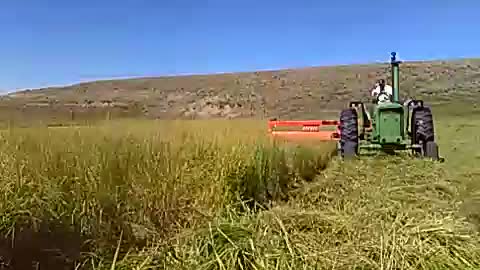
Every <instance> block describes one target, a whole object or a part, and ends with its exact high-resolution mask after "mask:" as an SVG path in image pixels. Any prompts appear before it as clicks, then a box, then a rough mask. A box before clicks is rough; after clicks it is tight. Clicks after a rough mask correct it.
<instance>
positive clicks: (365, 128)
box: [338, 52, 440, 160]
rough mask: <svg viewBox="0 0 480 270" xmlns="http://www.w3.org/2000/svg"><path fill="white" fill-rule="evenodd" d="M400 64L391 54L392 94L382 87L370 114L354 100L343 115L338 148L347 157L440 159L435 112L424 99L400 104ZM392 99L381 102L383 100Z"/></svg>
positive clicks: (394, 55)
mask: <svg viewBox="0 0 480 270" xmlns="http://www.w3.org/2000/svg"><path fill="white" fill-rule="evenodd" d="M400 63H401V61H398V60H397V59H396V53H395V52H392V53H391V62H390V64H391V72H392V76H391V79H392V84H391V85H392V88H393V89H392V90H393V91H392V92H393V94H392V95H388V93H386V92H385V91H384V89H383V88H382V87H381V91H380V94H378V96H377V97H376V99H375V100H372V101H371V102H372V103H371V104H370V105H371V106H369V107H370V109H369V110H368V111H367V108H366V106H365V104H364V103H363V102H361V101H352V102H350V103H349V106H348V108H347V109H344V110H342V112H341V114H340V124H339V131H340V140H339V141H338V149H339V152H340V155H341V156H343V157H352V156H356V155H359V154H360V152H361V151H363V150H374V151H383V152H386V153H392V154H393V153H395V152H396V151H400V150H410V151H412V153H413V154H415V155H418V156H421V157H426V158H431V159H434V160H439V159H440V157H439V155H438V145H437V143H436V142H435V131H434V124H433V116H432V111H431V109H430V108H429V107H426V106H424V103H423V101H422V100H409V101H406V102H400V97H399V91H400V90H399V88H400V87H399V85H400V83H399V80H400V78H399V75H400ZM382 97H383V98H385V97H386V98H388V100H387V101H386V102H380V100H381V98H382Z"/></svg>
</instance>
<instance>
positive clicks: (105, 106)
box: [0, 59, 480, 123]
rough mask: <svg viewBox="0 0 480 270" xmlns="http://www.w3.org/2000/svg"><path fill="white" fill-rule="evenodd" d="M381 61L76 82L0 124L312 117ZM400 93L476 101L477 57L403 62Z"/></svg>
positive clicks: (35, 98)
mask: <svg viewBox="0 0 480 270" xmlns="http://www.w3.org/2000/svg"><path fill="white" fill-rule="evenodd" d="M389 77H390V73H389V64H388V63H385V64H369V65H350V66H332V67H312V68H304V69H292V70H280V71H265V72H252V73H236V74H221V75H202V76H182V77H163V78H140V79H129V80H112V81H98V82H89V83H82V84H78V85H73V86H68V87H63V88H46V89H37V90H34V91H23V92H19V93H14V94H11V95H9V96H8V97H3V98H2V99H1V100H0V122H5V121H7V120H8V119H13V121H15V122H17V123H24V122H28V121H30V122H32V121H34V122H35V121H38V120H43V121H46V122H62V121H70V120H72V119H75V120H77V121H81V120H84V119H105V118H107V117H110V118H118V117H147V118H168V119H171V118H188V119H192V118H195V119H198V118H212V117H216V118H218V117H220V118H236V117H251V116H255V117H281V118H300V117H302V118H317V117H318V115H321V114H323V113H326V112H330V111H337V110H338V109H339V108H341V107H342V106H345V104H346V102H348V101H349V100H350V99H352V98H355V99H362V98H364V97H366V96H367V95H368V94H369V91H370V89H371V87H372V85H373V84H374V83H375V81H376V80H377V79H379V78H386V79H389ZM401 94H402V96H404V97H405V96H415V97H420V98H424V99H426V100H428V101H432V102H434V103H448V102H456V103H458V102H462V103H467V104H472V103H476V102H477V100H478V98H479V97H480V59H462V60H452V61H431V62H406V63H404V64H403V65H402V66H401Z"/></svg>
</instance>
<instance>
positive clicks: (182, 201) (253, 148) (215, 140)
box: [0, 121, 334, 261]
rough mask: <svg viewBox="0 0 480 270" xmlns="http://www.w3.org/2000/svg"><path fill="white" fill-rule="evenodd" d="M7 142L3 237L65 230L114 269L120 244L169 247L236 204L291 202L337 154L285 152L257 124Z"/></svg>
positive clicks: (49, 132) (53, 132)
mask: <svg viewBox="0 0 480 270" xmlns="http://www.w3.org/2000/svg"><path fill="white" fill-rule="evenodd" d="M262 124H264V123H262ZM0 140H2V142H3V143H2V144H1V146H0V160H1V164H0V175H1V176H0V177H1V178H2V179H1V181H2V183H3V185H2V186H1V187H0V193H1V194H3V198H2V199H1V200H0V210H1V211H2V213H3V218H2V221H1V223H0V228H1V230H2V233H3V234H4V235H6V236H8V237H14V236H15V234H17V235H18V234H19V232H20V231H21V229H22V228H31V227H32V226H33V228H34V229H35V231H37V230H46V231H51V230H55V231H54V232H53V234H52V232H51V233H50V237H60V236H56V235H55V233H56V232H57V231H58V230H59V228H60V229H62V232H63V231H65V230H66V231H68V232H69V233H70V234H74V235H76V236H77V237H78V238H79V240H78V243H77V245H80V243H82V245H81V246H79V247H69V248H70V249H81V250H84V251H92V250H93V251H95V252H96V253H97V255H98V254H104V255H103V256H104V257H101V258H102V260H107V261H109V260H112V257H111V255H112V254H113V251H114V250H115V248H116V244H117V241H119V239H120V237H121V240H122V242H121V243H122V244H121V245H120V251H121V253H122V254H123V253H124V252H126V251H127V250H128V249H130V248H134V249H138V248H143V247H147V246H151V245H153V244H161V245H162V246H165V245H167V246H168V245H170V244H172V241H174V240H175V239H176V237H177V234H178V233H179V232H182V231H184V230H185V229H195V228H198V227H201V226H205V225H206V224H207V222H209V221H211V220H213V219H214V218H215V217H216V216H218V214H219V213H222V212H223V211H224V209H226V208H230V207H232V205H234V204H236V203H239V202H243V203H247V204H249V201H255V202H256V203H258V204H259V205H262V206H267V205H269V204H271V203H272V202H274V201H277V200H280V199H284V198H286V196H287V195H288V192H289V190H290V189H291V188H292V187H293V186H294V185H295V184H296V183H298V182H299V181H305V180H307V181H310V180H312V178H313V177H314V176H315V175H316V174H318V172H319V171H321V170H323V169H324V168H325V166H326V163H327V162H328V160H329V157H330V154H331V152H332V150H333V149H334V147H333V145H327V146H324V149H323V150H322V149H315V151H307V150H305V149H303V148H301V147H300V148H299V147H292V145H290V146H289V147H282V146H278V145H275V144H274V143H273V142H272V141H270V140H269V138H268V137H267V136H266V127H265V125H261V124H260V123H259V122H257V121H204V122H202V121H158V122H156V121H145V122H129V121H120V122H106V123H102V124H100V125H97V126H92V127H72V128H31V129H11V130H8V131H4V132H2V133H1V134H0ZM320 147H321V146H320ZM249 205H252V204H249ZM14 232H15V234H14ZM43 244H45V243H43ZM74 244H75V243H72V245H74ZM39 245H41V243H39ZM39 248H40V247H39ZM50 248H51V247H50ZM56 248H59V247H56ZM64 249H66V247H64ZM0 253H1V250H0ZM109 254H110V255H109ZM0 255H1V254H0Z"/></svg>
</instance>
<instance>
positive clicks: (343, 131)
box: [339, 108, 358, 158]
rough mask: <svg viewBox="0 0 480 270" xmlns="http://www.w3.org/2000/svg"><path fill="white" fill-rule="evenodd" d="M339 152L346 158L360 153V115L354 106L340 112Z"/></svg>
mask: <svg viewBox="0 0 480 270" xmlns="http://www.w3.org/2000/svg"><path fill="white" fill-rule="evenodd" d="M339 152H340V153H339V154H340V155H341V156H342V157H344V158H345V157H347V158H351V157H354V156H356V155H358V115H357V110H355V109H354V108H348V109H345V110H343V111H342V112H341V113H340V142H339Z"/></svg>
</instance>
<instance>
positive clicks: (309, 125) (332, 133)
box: [268, 120, 340, 141]
mask: <svg viewBox="0 0 480 270" xmlns="http://www.w3.org/2000/svg"><path fill="white" fill-rule="evenodd" d="M339 124H340V123H339V121H337V120H285V121H278V120H270V121H268V132H269V133H270V135H271V136H273V137H276V138H284V139H291V140H296V139H314V140H320V141H336V140H339V138H340V130H339V127H338V126H339ZM277 127H301V130H275V128H277ZM321 127H336V130H321Z"/></svg>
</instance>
